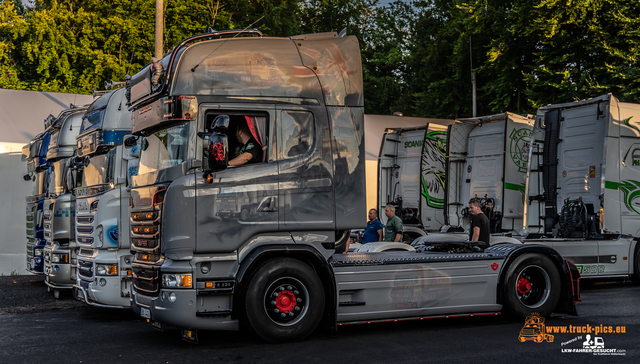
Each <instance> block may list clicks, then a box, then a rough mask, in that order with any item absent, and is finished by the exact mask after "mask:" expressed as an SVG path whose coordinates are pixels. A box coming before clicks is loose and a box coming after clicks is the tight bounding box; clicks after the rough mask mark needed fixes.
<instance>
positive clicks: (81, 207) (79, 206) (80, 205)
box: [76, 200, 89, 212]
mask: <svg viewBox="0 0 640 364" xmlns="http://www.w3.org/2000/svg"><path fill="white" fill-rule="evenodd" d="M76 212H89V202H88V201H84V200H82V201H77V202H76Z"/></svg>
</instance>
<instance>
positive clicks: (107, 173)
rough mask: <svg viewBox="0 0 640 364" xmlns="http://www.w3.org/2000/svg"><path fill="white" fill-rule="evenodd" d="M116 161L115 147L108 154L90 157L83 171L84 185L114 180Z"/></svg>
mask: <svg viewBox="0 0 640 364" xmlns="http://www.w3.org/2000/svg"><path fill="white" fill-rule="evenodd" d="M115 163H116V149H115V148H113V149H111V150H110V151H109V152H107V153H106V154H99V155H93V156H91V157H90V158H89V164H88V165H85V166H84V170H83V173H82V186H84V187H87V186H95V185H100V184H105V183H109V182H111V181H113V172H114V170H115Z"/></svg>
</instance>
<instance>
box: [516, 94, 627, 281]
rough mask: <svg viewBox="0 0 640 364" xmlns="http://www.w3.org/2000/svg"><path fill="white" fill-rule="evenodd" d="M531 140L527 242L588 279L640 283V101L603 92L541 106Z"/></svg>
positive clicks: (525, 223)
mask: <svg viewBox="0 0 640 364" xmlns="http://www.w3.org/2000/svg"><path fill="white" fill-rule="evenodd" d="M531 141H532V143H531V147H530V153H529V155H530V156H531V158H530V159H529V167H528V169H529V175H528V179H527V188H526V204H525V222H524V229H525V233H528V236H527V239H525V243H529V242H531V243H537V244H545V245H548V246H551V247H553V248H554V249H555V250H557V251H558V252H559V253H560V254H561V255H562V256H563V257H564V258H565V259H566V260H568V261H571V262H573V263H574V264H575V265H576V266H577V267H578V270H579V271H580V273H581V274H582V276H583V277H585V278H589V277H620V276H623V277H629V276H631V278H632V279H633V280H635V281H640V247H639V245H638V243H637V241H638V239H639V238H640V105H639V104H631V103H624V102H620V101H618V99H616V98H615V97H614V96H612V95H611V94H608V95H603V96H600V97H595V98H592V99H588V100H582V101H578V102H570V103H565V104H555V105H548V106H544V107H541V108H540V109H539V110H538V113H537V116H536V120H535V125H534V129H533V136H532V138H531Z"/></svg>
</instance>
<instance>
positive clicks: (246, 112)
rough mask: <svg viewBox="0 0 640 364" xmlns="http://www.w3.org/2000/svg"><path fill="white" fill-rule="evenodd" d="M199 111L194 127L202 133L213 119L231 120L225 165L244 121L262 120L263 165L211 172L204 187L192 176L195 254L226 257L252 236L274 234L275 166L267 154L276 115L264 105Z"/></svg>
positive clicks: (271, 155)
mask: <svg viewBox="0 0 640 364" xmlns="http://www.w3.org/2000/svg"><path fill="white" fill-rule="evenodd" d="M200 110H201V113H202V115H204V117H203V120H202V121H201V124H199V125H201V127H202V128H203V130H205V131H210V128H211V126H212V125H211V124H212V122H213V120H214V119H215V117H216V116H217V115H229V116H230V118H231V122H230V126H229V130H228V132H227V137H228V140H229V145H230V148H229V149H230V150H229V160H231V159H233V158H234V157H235V151H234V150H232V148H233V146H234V145H238V143H237V142H236V140H237V138H236V133H235V128H236V126H237V124H238V123H241V122H242V121H243V120H245V122H246V117H247V116H248V117H250V118H254V119H252V120H258V119H257V118H264V119H261V120H262V121H256V122H265V123H266V124H265V125H264V126H265V127H264V128H263V132H264V134H265V135H262V136H261V137H260V139H261V140H262V143H263V156H264V158H263V162H261V163H260V162H259V163H252V164H245V165H241V166H237V167H228V168H227V169H226V170H224V171H219V172H215V173H213V175H212V177H213V182H212V183H207V182H206V181H205V179H204V177H203V173H202V172H198V173H196V196H197V199H196V211H197V214H196V219H197V225H196V226H197V227H196V229H197V232H196V233H197V251H199V252H213V253H217V252H231V251H234V250H236V249H238V247H239V246H241V245H242V244H243V243H245V242H247V241H249V240H250V239H251V238H252V237H254V236H257V235H259V234H264V233H272V232H274V231H277V229H278V202H277V200H278V165H277V161H276V159H275V155H274V152H273V150H274V148H272V146H274V145H275V132H274V130H273V129H274V126H275V125H276V119H277V114H276V112H275V106H274V105H268V104H267V105H265V104H239V103H238V104H211V105H207V104H204V105H202V106H201V109H200ZM232 138H233V139H232ZM203 145H204V146H205V147H206V145H207V143H206V140H205V141H204V143H203ZM233 149H235V148H233ZM197 153H203V150H202V149H201V150H199V151H197ZM204 166H205V169H206V161H205V163H204Z"/></svg>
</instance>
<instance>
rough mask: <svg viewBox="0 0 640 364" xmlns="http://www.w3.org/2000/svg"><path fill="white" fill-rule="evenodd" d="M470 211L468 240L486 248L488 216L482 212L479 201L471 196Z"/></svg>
mask: <svg viewBox="0 0 640 364" xmlns="http://www.w3.org/2000/svg"><path fill="white" fill-rule="evenodd" d="M469 212H471V226H470V227H469V241H477V242H478V246H479V247H481V248H483V249H486V248H488V247H489V240H490V234H489V218H487V215H485V214H484V213H483V212H482V209H481V208H480V201H478V200H477V199H475V198H472V199H471V201H469Z"/></svg>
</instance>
